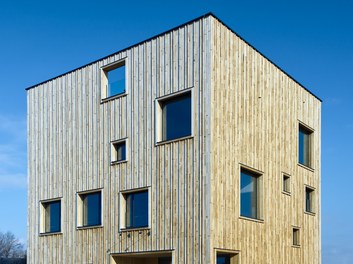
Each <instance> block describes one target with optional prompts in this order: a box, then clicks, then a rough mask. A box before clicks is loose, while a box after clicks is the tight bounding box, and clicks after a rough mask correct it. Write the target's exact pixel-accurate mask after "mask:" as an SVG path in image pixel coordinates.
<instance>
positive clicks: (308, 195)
mask: <svg viewBox="0 0 353 264" xmlns="http://www.w3.org/2000/svg"><path fill="white" fill-rule="evenodd" d="M313 197H314V190H313V189H311V188H309V187H305V211H306V212H309V213H313V212H314V203H313V200H314V199H313Z"/></svg>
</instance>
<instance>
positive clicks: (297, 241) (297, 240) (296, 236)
mask: <svg viewBox="0 0 353 264" xmlns="http://www.w3.org/2000/svg"><path fill="white" fill-rule="evenodd" d="M293 246H300V234H299V228H296V227H294V228H293Z"/></svg>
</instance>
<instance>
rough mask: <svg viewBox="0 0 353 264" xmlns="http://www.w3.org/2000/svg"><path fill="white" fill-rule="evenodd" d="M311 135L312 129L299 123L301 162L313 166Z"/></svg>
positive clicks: (299, 154) (299, 155) (299, 156)
mask: <svg viewBox="0 0 353 264" xmlns="http://www.w3.org/2000/svg"><path fill="white" fill-rule="evenodd" d="M311 137H312V131H310V130H309V129H307V128H306V127H304V126H302V125H299V149H298V151H299V153H298V158H299V163H300V164H303V165H305V166H307V167H311Z"/></svg>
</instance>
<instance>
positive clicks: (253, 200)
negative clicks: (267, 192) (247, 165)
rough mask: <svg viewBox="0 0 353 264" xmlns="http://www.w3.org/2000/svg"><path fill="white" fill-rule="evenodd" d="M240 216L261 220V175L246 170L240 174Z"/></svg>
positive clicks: (242, 170)
mask: <svg viewBox="0 0 353 264" xmlns="http://www.w3.org/2000/svg"><path fill="white" fill-rule="evenodd" d="M240 175H241V177H240V215H241V216H245V217H250V218H260V184H259V183H260V181H259V179H260V177H261V175H260V174H257V173H255V172H253V171H249V170H246V169H241V172H240Z"/></svg>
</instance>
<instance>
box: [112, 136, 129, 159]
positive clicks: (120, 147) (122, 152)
mask: <svg viewBox="0 0 353 264" xmlns="http://www.w3.org/2000/svg"><path fill="white" fill-rule="evenodd" d="M125 160H126V140H121V141H117V142H112V147H111V162H112V163H114V162H120V161H125Z"/></svg>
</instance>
